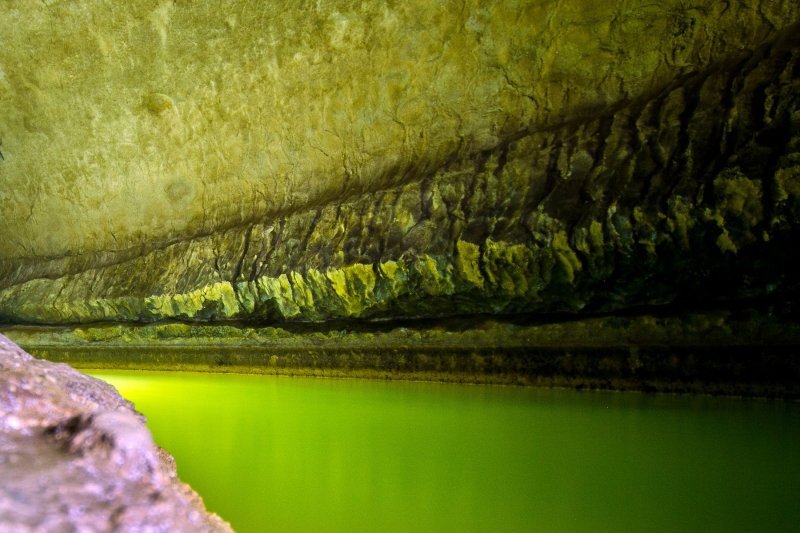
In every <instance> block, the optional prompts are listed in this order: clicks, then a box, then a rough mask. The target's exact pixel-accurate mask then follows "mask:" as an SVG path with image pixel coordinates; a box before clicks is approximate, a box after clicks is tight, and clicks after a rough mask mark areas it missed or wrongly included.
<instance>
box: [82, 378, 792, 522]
mask: <svg viewBox="0 0 800 533" xmlns="http://www.w3.org/2000/svg"><path fill="white" fill-rule="evenodd" d="M91 374H92V375H94V376H95V377H98V378H100V379H103V380H105V381H107V382H109V383H111V384H112V385H114V386H115V387H117V389H118V390H119V391H120V393H121V394H122V395H123V396H125V397H126V398H128V399H129V400H131V401H132V402H134V403H135V404H136V408H137V409H138V410H139V411H140V412H142V413H143V414H144V415H145V416H146V417H147V419H148V426H149V427H150V429H151V431H152V432H153V435H154V437H155V439H156V441H157V443H158V444H159V445H161V446H162V447H164V448H165V449H166V450H168V451H169V452H170V453H171V454H173V455H174V457H175V459H176V461H177V464H178V472H179V475H180V476H181V478H182V479H183V480H184V481H185V482H187V483H189V484H190V485H191V486H192V487H193V488H194V489H196V490H197V491H198V492H199V493H200V495H201V496H202V497H203V499H204V501H205V503H206V505H207V507H208V508H209V510H211V511H214V512H216V513H219V514H220V515H221V516H222V517H223V518H224V519H225V520H228V521H229V522H230V523H231V525H232V526H233V527H234V529H236V531H239V532H242V533H247V532H256V531H267V530H270V531H315V532H323V531H690V530H693V531H755V530H761V531H788V530H792V529H793V528H795V527H796V526H797V524H798V523H800V506H798V505H797V502H798V501H800V454H798V453H797V444H798V442H800V405H798V404H797V403H793V402H786V401H774V400H743V399H735V398H720V397H711V396H699V395H667V394H643V393H632V392H600V391H593V392H587V391H573V390H562V389H541V388H523V387H504V386H489V385H457V384H445V383H429V382H403V381H378V380H352V379H320V378H308V377H287V376H283V377H279V376H254V375H234V374H200V373H178V372H141V371H139V372H135V371H112V370H103V371H93V372H91Z"/></svg>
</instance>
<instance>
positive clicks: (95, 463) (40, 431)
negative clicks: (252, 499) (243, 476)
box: [0, 335, 231, 532]
mask: <svg viewBox="0 0 800 533" xmlns="http://www.w3.org/2000/svg"><path fill="white" fill-rule="evenodd" d="M0 531H20V532H23V531H164V532H166V531H193V532H194V531H231V528H230V526H228V525H227V524H226V523H225V522H224V521H222V520H221V519H220V518H219V517H218V516H216V515H214V514H211V513H208V512H207V511H206V510H205V507H204V506H203V502H202V500H201V499H200V497H199V496H198V495H197V494H196V493H195V492H194V491H193V490H192V489H191V488H190V487H189V486H188V485H186V484H184V483H182V482H181V481H180V480H179V479H178V477H177V475H176V470H175V463H174V461H173V459H172V457H171V456H169V455H168V454H167V453H166V452H164V451H163V450H161V449H160V448H159V447H158V446H156V445H155V443H154V442H153V439H152V437H151V435H150V432H149V431H148V429H147V427H146V426H145V420H144V417H143V416H142V415H140V414H139V413H137V412H136V411H135V410H134V409H133V404H131V403H130V402H128V401H127V400H125V399H123V398H122V397H121V396H120V395H119V394H118V393H117V391H116V390H115V389H114V388H113V387H111V386H110V385H108V384H106V383H104V382H102V381H99V380H97V379H94V378H92V377H89V376H86V375H84V374H81V373H80V372H78V371H76V370H74V369H73V368H71V367H69V366H67V365H64V364H55V363H50V362H47V361H42V360H39V359H35V358H33V357H32V356H31V355H29V354H27V353H25V352H24V351H22V350H21V349H20V348H19V347H18V346H16V345H15V344H14V343H12V342H11V341H9V340H8V339H7V338H5V337H3V336H2V335H0Z"/></svg>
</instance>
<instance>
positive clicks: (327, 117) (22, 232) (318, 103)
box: [0, 0, 800, 323]
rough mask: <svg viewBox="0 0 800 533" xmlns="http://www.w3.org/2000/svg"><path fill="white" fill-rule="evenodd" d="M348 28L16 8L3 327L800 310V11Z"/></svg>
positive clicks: (614, 5)
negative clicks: (632, 310) (716, 304)
mask: <svg viewBox="0 0 800 533" xmlns="http://www.w3.org/2000/svg"><path fill="white" fill-rule="evenodd" d="M349 5H350V3H347V2H330V3H325V4H323V5H321V7H320V6H319V5H318V6H316V7H314V6H310V5H301V4H297V3H294V2H293V3H291V5H288V3H287V5H285V6H284V5H279V4H278V3H270V4H269V7H266V5H265V4H259V3H252V2H250V3H246V2H241V3H234V4H231V5H230V6H229V9H228V10H227V11H226V12H224V13H220V12H218V11H217V10H216V8H214V9H211V8H210V7H208V6H206V7H202V6H197V5H195V4H193V3H183V2H175V3H171V2H165V3H163V4H161V5H160V6H159V7H158V8H157V9H155V10H152V5H151V4H149V3H147V4H145V3H142V2H130V3H127V4H126V6H125V7H124V8H120V7H119V6H117V5H116V4H113V12H112V4H111V3H105V2H100V1H97V2H88V3H83V4H80V5H78V4H73V3H66V2H55V3H53V2H48V3H44V4H43V5H42V6H40V7H32V6H31V7H28V8H27V9H24V10H17V9H11V8H9V7H3V8H2V9H3V10H5V11H4V12H3V13H1V15H2V16H0V25H3V26H5V27H6V28H7V29H8V28H11V27H13V28H14V31H11V30H10V29H8V31H6V32H5V33H4V34H5V35H9V36H11V37H9V38H10V39H12V41H13V42H9V43H8V44H4V46H3V49H2V50H1V51H0V66H2V68H3V72H4V74H3V77H2V78H0V83H2V84H3V92H2V93H0V97H1V98H2V100H1V101H2V104H3V106H4V115H3V117H2V118H1V119H0V120H2V121H3V122H2V123H0V125H1V127H2V132H0V133H1V134H2V139H3V144H2V151H3V153H4V156H5V159H4V160H3V161H0V172H2V173H3V181H2V183H0V201H2V211H3V219H2V221H0V232H2V234H3V235H4V239H3V241H2V243H1V244H0V318H5V320H6V321H29V322H51V323H57V322H85V321H98V320H118V321H140V320H144V321H153V320H160V319H169V318H178V319H190V320H207V319H240V318H245V319H250V318H254V319H266V320H283V319H292V320H325V319H329V318H353V317H355V318H362V317H366V318H371V317H381V318H386V317H399V316H419V317H425V316H440V315H454V314H471V313H530V312H535V313H549V312H562V311H570V312H571V311H579V310H616V309H620V308H625V307H630V306H636V305H647V304H660V303H665V302H671V301H684V300H685V301H689V302H690V303H691V302H693V301H708V300H714V299H720V300H731V299H738V298H750V297H754V296H756V297H763V296H770V295H773V294H776V293H781V294H782V295H783V296H782V297H788V296H787V295H788V294H789V292H790V291H793V290H796V287H797V286H798V279H797V278H798V272H800V259H798V252H797V251H796V247H795V246H793V245H792V243H793V242H795V240H796V237H797V224H798V219H797V213H798V196H799V195H800V177H799V176H800V174H799V171H798V169H799V168H800V136H798V131H800V124H799V123H800V107H799V104H798V93H800V91H799V90H798V84H800V59H799V58H798V55H799V54H800V46H799V45H798V38H797V35H798V33H799V32H798V22H799V21H800V7H798V5H797V3H796V2H794V1H788V0H786V1H758V0H745V1H741V2H735V3H730V2H717V1H711V0H708V1H700V2H697V3H695V4H692V6H688V5H687V4H686V3H685V2H683V1H679V0H670V1H666V2H660V3H645V2H584V1H581V0H562V1H559V2H521V3H520V2H510V1H508V2H506V1H502V0H497V1H493V2H466V3H459V4H458V6H457V7H458V9H456V8H455V6H453V5H442V6H439V7H433V5H432V4H430V3H429V2H404V3H402V5H399V4H398V5H395V4H394V3H388V2H387V3H379V2H374V3H365V4H362V6H361V7H360V8H358V9H356V10H353V9H351V8H350V7H348V6H349ZM148 6H149V7H148ZM56 20H58V21H66V23H60V24H53V22H54V21H56ZM29 57H35V58H37V59H40V60H41V61H36V62H35V63H26V62H25V61H27V58H29ZM23 58H25V59H24V60H23Z"/></svg>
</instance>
